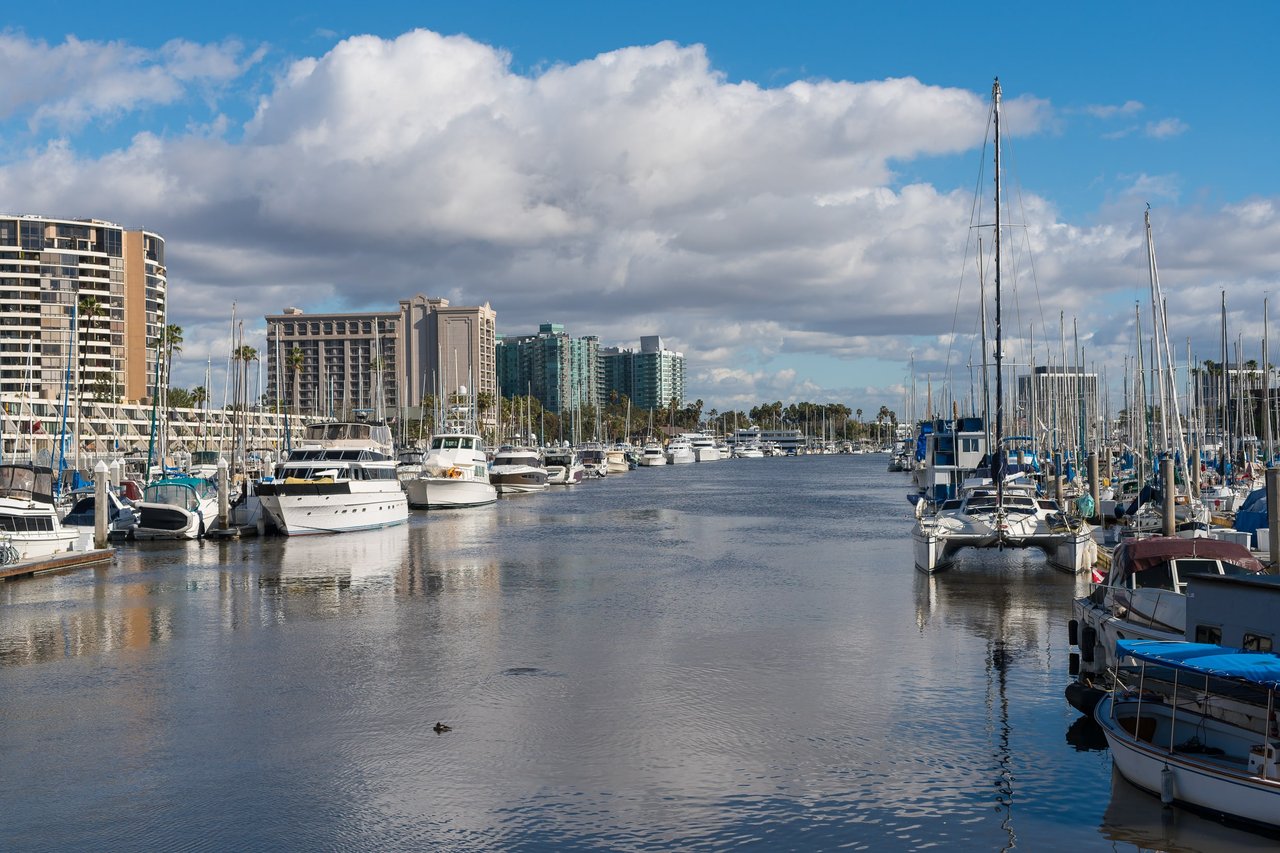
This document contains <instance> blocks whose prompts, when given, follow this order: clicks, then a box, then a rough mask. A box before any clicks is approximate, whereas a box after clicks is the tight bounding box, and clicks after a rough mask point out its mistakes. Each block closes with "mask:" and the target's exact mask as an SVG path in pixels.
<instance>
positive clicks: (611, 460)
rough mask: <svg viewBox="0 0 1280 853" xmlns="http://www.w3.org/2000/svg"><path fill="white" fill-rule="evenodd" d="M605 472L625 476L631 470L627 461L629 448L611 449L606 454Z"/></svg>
mask: <svg viewBox="0 0 1280 853" xmlns="http://www.w3.org/2000/svg"><path fill="white" fill-rule="evenodd" d="M604 467H605V472H606V473H609V474H625V473H627V472H628V471H630V470H631V463H630V462H628V461H627V448H625V447H611V448H609V449H608V450H606V451H605V452H604Z"/></svg>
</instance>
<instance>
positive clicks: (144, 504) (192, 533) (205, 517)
mask: <svg viewBox="0 0 1280 853" xmlns="http://www.w3.org/2000/svg"><path fill="white" fill-rule="evenodd" d="M134 511H135V512H136V513H137V515H138V525H137V527H135V528H134V529H133V537H134V538H135V539H199V538H200V537H201V536H204V535H205V533H207V532H208V531H209V529H210V528H212V527H213V525H214V522H215V521H216V520H217V518H218V487H217V485H216V484H215V483H214V482H213V481H212V480H206V479H204V478H203V477H165V478H164V479H161V480H155V481H154V482H151V483H148V484H147V486H146V488H145V489H143V491H142V500H140V501H138V502H137V503H136V504H135V505H134Z"/></svg>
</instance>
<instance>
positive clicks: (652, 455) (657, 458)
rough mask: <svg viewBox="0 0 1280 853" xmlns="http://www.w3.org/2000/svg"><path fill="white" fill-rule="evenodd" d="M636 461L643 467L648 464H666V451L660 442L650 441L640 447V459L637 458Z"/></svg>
mask: <svg viewBox="0 0 1280 853" xmlns="http://www.w3.org/2000/svg"><path fill="white" fill-rule="evenodd" d="M638 463H639V464H640V465H644V466H645V467H648V466H650V465H666V464H667V454H666V451H664V450H663V449H662V445H661V444H658V443H657V442H656V441H650V442H648V443H647V444H645V446H644V447H642V448H640V459H639V460H638Z"/></svg>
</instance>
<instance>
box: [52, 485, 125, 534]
mask: <svg viewBox="0 0 1280 853" xmlns="http://www.w3.org/2000/svg"><path fill="white" fill-rule="evenodd" d="M71 497H72V500H73V503H72V504H71V509H70V510H69V511H68V512H67V514H66V515H65V516H63V518H62V524H63V525H64V526H66V527H75V528H79V529H80V530H86V529H87V530H93V527H94V524H95V522H96V520H97V516H96V510H97V505H98V497H97V494H96V492H95V491H94V489H93V487H92V486H90V487H87V488H84V489H77V490H76V491H75V492H74V493H73V494H72V495H71ZM137 524H138V514H137V512H136V511H135V510H134V507H133V504H131V503H126V502H125V501H123V500H121V499H120V496H119V495H118V494H116V492H115V491H113V490H111V489H108V490H107V535H108V536H111V537H123V536H130V535H132V534H133V528H134V527H136V526H137Z"/></svg>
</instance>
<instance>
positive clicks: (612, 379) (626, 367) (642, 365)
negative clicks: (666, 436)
mask: <svg viewBox="0 0 1280 853" xmlns="http://www.w3.org/2000/svg"><path fill="white" fill-rule="evenodd" d="M600 360H601V365H602V366H601V372H602V373H603V375H604V377H605V383H604V394H605V396H606V397H608V396H609V395H610V394H612V393H613V392H615V391H616V392H617V393H618V394H622V395H626V396H627V397H628V398H629V399H630V400H631V405H632V406H634V407H635V408H637V409H657V408H661V407H663V406H667V405H669V404H670V403H671V401H672V400H675V401H676V405H677V406H683V405H684V379H685V365H684V353H680V352H675V351H673V350H669V349H666V348H665V347H663V345H662V338H661V337H659V336H658V335H645V336H643V337H641V338H640V351H639V352H636V351H635V350H630V349H618V348H616V347H610V348H607V349H604V350H602V351H601V359H600Z"/></svg>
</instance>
